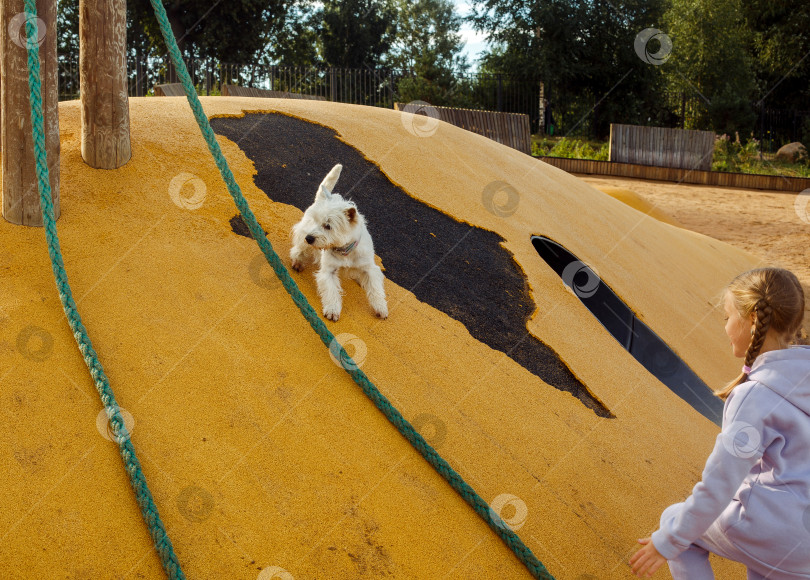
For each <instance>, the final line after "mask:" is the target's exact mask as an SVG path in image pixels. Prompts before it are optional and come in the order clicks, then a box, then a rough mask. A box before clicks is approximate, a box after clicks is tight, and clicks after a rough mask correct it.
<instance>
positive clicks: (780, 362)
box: [748, 345, 810, 415]
mask: <svg viewBox="0 0 810 580" xmlns="http://www.w3.org/2000/svg"><path fill="white" fill-rule="evenodd" d="M748 380H749V381H757V382H758V383H762V384H763V385H765V386H766V387H768V388H769V389H771V390H772V391H774V392H775V393H777V394H778V395H780V396H781V397H782V398H784V399H786V400H787V401H789V402H790V403H792V404H793V405H794V406H796V407H798V408H799V409H801V410H802V411H804V412H805V413H807V414H808V415H810V345H794V346H791V347H788V348H783V349H779V350H770V351H768V352H766V353H763V354H761V355H759V356H758V357H757V358H756V360H754V364H753V365H751V372H750V373H748Z"/></svg>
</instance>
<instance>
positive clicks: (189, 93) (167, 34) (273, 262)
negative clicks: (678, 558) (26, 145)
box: [150, 0, 553, 580]
mask: <svg viewBox="0 0 810 580" xmlns="http://www.w3.org/2000/svg"><path fill="white" fill-rule="evenodd" d="M150 2H151V3H152V7H153V8H154V9H155V15H156V16H157V19H158V24H159V25H160V31H161V32H162V34H163V39H164V41H165V42H166V46H167V47H168V49H169V54H170V55H171V58H172V61H173V62H174V66H175V68H176V70H177V72H178V73H179V75H180V81H181V82H182V84H183V89H184V90H185V92H186V97H187V98H188V102H189V104H190V105H191V109H192V111H193V112H194V117H195V118H196V120H197V124H198V125H199V126H200V131H202V135H203V138H205V142H206V143H207V144H208V149H209V150H210V151H211V155H213V156H214V161H215V162H216V164H217V167H218V168H219V171H220V173H221V174H222V178H223V180H224V181H225V184H226V185H227V186H228V192H229V193H230V194H231V197H233V200H234V203H235V204H236V207H237V208H238V209H239V212H240V213H241V214H242V219H243V220H244V222H245V224H246V225H247V227H248V229H249V230H250V233H251V234H252V235H253V239H254V240H256V242H257V243H258V244H259V247H260V248H261V250H262V253H264V256H265V257H266V258H267V261H268V262H269V264H270V266H271V267H272V268H273V270H274V271H275V273H276V276H278V278H279V280H281V283H282V284H283V285H284V288H285V289H286V290H287V292H289V294H290V296H292V299H293V301H294V302H295V303H296V304H297V305H298V308H300V309H301V312H302V313H303V315H304V317H305V318H306V319H307V321H308V322H309V324H310V326H312V328H313V329H314V330H315V332H316V333H317V334H318V336H320V337H321V340H322V341H323V343H324V344H325V345H326V346H327V347H328V348H329V349H330V350H331V351H332V352H333V353H337V354H339V357H337V358H338V360H340V361H341V364H342V366H343V368H344V369H346V372H348V373H349V374H350V375H351V377H352V378H353V379H354V381H355V382H356V383H357V384H358V386H359V387H360V388H361V389H362V390H363V392H364V393H365V394H366V395H367V396H368V398H369V399H371V400H372V402H373V403H374V404H375V405H376V406H377V408H378V409H379V410H380V411H382V412H383V414H384V415H385V416H386V417H387V418H388V420H389V421H391V423H393V424H394V426H396V428H397V429H398V430H399V432H400V433H401V434H402V435H403V436H404V437H405V438H406V439H407V440H408V441H410V443H411V444H412V445H413V446H414V447H415V448H416V449H417V451H419V453H421V454H422V456H423V457H424V458H425V459H426V460H427V461H428V463H430V464H431V465H432V466H433V467H434V469H436V471H438V472H439V474H440V475H441V476H442V477H444V478H445V479H446V480H447V481H448V483H450V485H451V486H452V487H453V489H455V490H456V491H457V492H458V493H459V494H460V495H461V497H463V498H464V499H465V500H466V501H467V503H469V504H470V505H471V506H472V507H473V509H474V510H475V511H476V512H477V513H478V515H480V516H481V517H482V518H483V519H484V521H486V522H487V524H489V526H490V527H491V528H492V529H493V530H494V531H495V532H496V533H497V534H498V535H499V536H500V537H501V538H502V539H503V541H504V542H505V543H506V544H507V545H508V546H509V547H510V548H511V549H512V551H513V552H514V553H515V555H516V556H517V557H518V558H519V559H520V561H521V562H523V563H524V564H525V565H526V567H527V568H528V569H529V571H530V572H531V573H532V574H533V575H534V576H535V577H536V578H543V579H551V580H553V578H552V576H551V574H549V572H548V570H546V568H545V566H543V564H542V563H541V562H540V561H539V560H538V559H537V557H536V556H535V555H534V554H533V553H532V551H531V550H530V549H529V548H528V546H526V545H525V544H524V543H523V541H522V540H521V539H520V537H518V535H517V534H516V533H515V532H514V531H512V529H511V528H510V527H509V526H508V525H507V524H506V523H505V522H504V521H503V519H501V517H500V516H499V515H498V514H496V513H495V512H494V511H493V510H492V509H490V507H489V505H488V504H487V502H486V501H484V499H483V498H482V497H481V496H480V495H478V494H477V493H476V491H475V490H474V489H473V488H472V487H470V486H469V485H468V484H467V482H465V481H464V479H463V478H462V477H461V476H460V475H459V474H458V473H456V471H455V470H454V469H453V468H452V467H450V464H448V463H447V461H445V460H444V459H443V458H442V457H441V456H440V455H439V454H438V453H437V452H436V450H435V449H433V447H431V446H430V445H429V444H428V442H427V441H425V439H424V438H423V437H422V436H421V435H420V434H419V433H418V432H417V431H416V430H415V429H414V428H413V426H412V425H411V424H410V423H409V422H408V421H406V420H405V418H404V417H403V416H402V415H401V414H400V412H399V411H397V409H396V408H394V407H393V406H392V405H391V403H390V402H389V401H388V399H387V398H386V397H385V396H384V395H383V394H382V393H380V391H379V390H378V389H377V387H376V386H374V384H373V383H372V382H371V381H369V379H368V377H366V375H365V373H364V372H363V371H361V370H360V369H359V368H358V366H357V365H356V364H355V363H354V361H352V359H351V357H350V356H349V355H348V353H347V352H346V351H345V350H344V348H343V347H342V346H341V345H340V343H338V342H337V341H336V340H335V337H334V335H333V334H332V333H331V332H330V331H329V329H328V328H327V327H326V325H325V324H324V322H323V321H322V320H321V318H320V317H319V316H318V314H317V312H315V310H314V309H313V308H312V306H311V305H310V304H309V302H307V299H306V297H304V295H303V294H302V293H301V290H300V289H299V288H298V285H297V284H296V283H295V281H294V280H293V279H292V278H291V277H290V273H289V272H288V271H287V268H286V267H285V266H284V264H283V263H282V262H281V259H280V258H279V256H278V254H277V253H276V252H275V250H273V246H272V245H271V244H270V241H269V240H268V239H267V236H265V234H264V230H263V229H262V228H261V226H260V225H259V222H258V221H257V220H256V216H254V215H253V211H251V209H250V206H249V205H248V202H247V200H246V199H245V197H244V196H243V195H242V192H241V190H240V188H239V185H237V183H236V180H235V179H234V177H233V173H231V170H230V167H228V162H227V161H226V160H225V156H224V155H223V154H222V151H221V149H220V147H219V143H217V140H216V138H215V137H214V131H213V130H212V129H211V125H210V123H209V122H208V117H207V116H206V115H205V112H204V111H203V108H202V105H201V104H200V99H199V98H198V97H197V90H196V89H195V88H194V85H193V84H192V82H191V77H190V76H189V74H188V70H187V69H186V64H185V62H183V59H182V57H181V55H180V51H179V49H178V48H177V42H175V38H174V33H173V32H172V29H171V26H170V25H169V19H168V18H167V16H166V10H165V9H164V8H163V3H162V2H161V0H150Z"/></svg>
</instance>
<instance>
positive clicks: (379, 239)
mask: <svg viewBox="0 0 810 580" xmlns="http://www.w3.org/2000/svg"><path fill="white" fill-rule="evenodd" d="M211 126H212V127H213V128H214V131H216V132H217V133H219V134H220V135H224V136H225V137H227V138H228V139H230V140H232V141H233V142H235V143H236V144H237V145H238V146H239V148H240V149H241V150H242V151H244V153H245V154H246V155H247V156H248V158H250V159H251V160H252V161H253V163H254V164H255V167H256V171H257V175H256V177H255V183H256V186H257V187H258V188H259V189H261V190H262V191H264V192H265V193H266V194H267V195H268V196H269V197H270V199H272V200H273V201H277V202H282V203H287V204H291V205H294V206H296V207H297V208H299V209H301V210H302V211H303V210H305V209H306V208H307V207H309V205H311V204H312V202H313V200H314V198H315V192H316V189H317V187H318V185H319V184H320V182H321V181H322V180H323V178H324V177H325V176H326V174H327V173H328V172H329V170H330V169H332V167H333V166H334V165H335V164H336V163H341V164H342V165H343V171H342V173H341V175H340V179H339V181H338V183H337V186H336V188H335V190H336V192H337V193H340V194H341V195H343V196H344V197H347V198H349V199H351V200H353V201H354V202H355V203H357V207H358V209H359V210H360V212H361V213H362V214H363V215H364V216H365V217H366V221H367V223H368V228H369V231H370V233H371V236H372V238H373V239H374V249H375V251H376V252H377V254H378V255H379V256H380V257H381V258H382V261H383V265H384V266H385V275H386V277H388V279H390V280H391V281H392V282H394V283H395V284H398V285H400V286H402V287H403V288H405V289H407V290H409V291H410V292H412V293H413V294H414V295H415V296H416V297H417V298H418V299H419V300H421V301H423V302H426V303H428V304H430V305H431V306H433V307H434V308H436V309H438V310H441V311H442V312H444V313H445V314H447V315H448V316H451V317H452V318H454V319H456V320H458V321H459V322H461V323H462V324H463V325H464V326H466V327H467V330H468V331H469V332H470V334H471V335H472V336H473V337H475V338H476V339H477V340H480V341H481V342H483V343H484V344H486V345H488V346H490V347H491V348H493V349H496V350H499V351H501V352H503V353H506V355H507V356H509V357H510V358H512V359H513V360H514V361H515V362H517V363H518V364H520V365H521V366H523V367H524V368H526V369H527V370H528V371H530V372H531V373H533V374H535V375H537V376H538V377H540V378H541V379H543V380H544V381H545V382H547V383H548V384H550V385H553V386H554V387H556V388H558V389H560V390H563V391H567V392H569V393H571V394H573V395H574V396H576V397H577V398H578V399H579V400H580V401H582V402H583V403H584V404H585V405H586V406H587V407H588V408H590V409H592V410H593V411H594V412H595V413H596V414H597V415H599V416H600V417H613V414H612V413H610V411H609V410H608V409H607V408H605V406H604V405H603V404H602V403H601V402H599V401H598V400H596V399H594V397H593V396H592V395H591V394H590V393H589V392H588V390H587V388H585V386H584V385H583V384H582V383H581V382H580V381H579V380H578V379H577V378H576V377H575V376H574V375H573V374H572V373H571V371H570V370H569V369H568V368H567V367H566V366H565V364H563V362H562V361H561V360H560V358H559V357H558V356H557V354H556V353H555V352H554V351H553V350H552V349H551V348H549V347H548V346H547V345H545V344H544V343H542V342H541V341H539V340H537V339H536V338H535V337H533V336H532V335H531V334H529V332H528V330H527V329H526V323H527V321H528V319H529V317H530V316H531V314H532V312H533V311H534V308H535V306H534V302H533V301H532V299H531V296H530V293H529V288H528V284H527V282H526V279H525V276H524V274H523V272H522V271H521V269H520V268H519V266H518V265H517V263H516V262H515V260H514V258H513V257H512V254H511V253H509V252H508V251H507V250H505V249H504V248H503V247H502V246H501V245H500V244H501V242H503V241H504V240H503V238H501V237H500V236H499V235H497V234H495V233H492V232H488V231H486V230H482V229H479V228H476V227H473V226H470V225H469V224H465V223H462V222H460V221H457V220H455V219H453V218H452V217H450V216H448V215H446V214H444V213H442V212H440V211H438V210H436V209H433V208H431V207H429V206H428V205H426V204H424V203H422V202H420V201H418V200H416V199H414V198H412V197H411V196H409V195H408V194H407V193H405V192H404V191H402V190H401V189H400V188H399V187H397V186H396V185H394V184H393V183H391V181H389V180H388V178H387V177H386V176H385V175H384V174H383V173H382V172H381V171H380V170H379V168H378V167H377V165H375V164H373V163H371V162H370V161H368V160H367V159H365V158H364V157H363V155H362V154H361V153H360V152H359V151H357V150H356V149H354V148H353V147H351V146H349V145H347V144H345V143H344V142H342V141H340V140H339V139H338V136H337V133H335V131H334V130H332V129H329V128H326V127H323V126H321V125H317V124H314V123H309V122H307V121H302V120H301V119H297V118H294V117H289V116H286V115H281V114H247V115H245V116H244V117H242V118H235V117H222V118H215V119H212V120H211ZM391 154H396V152H395V151H392V152H391ZM474 195H475V194H474ZM477 195H479V196H480V195H481V194H480V193H477ZM240 221H241V219H240ZM292 226H293V224H290V227H292ZM234 232H235V233H241V231H238V228H234ZM242 235H244V233H242ZM282 258H283V259H285V261H289V258H288V257H287V256H282ZM317 308H318V306H316V309H317ZM447 351H448V353H452V351H453V345H447ZM493 380H497V379H496V378H495V376H493Z"/></svg>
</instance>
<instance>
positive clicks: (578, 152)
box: [532, 135, 608, 161]
mask: <svg viewBox="0 0 810 580" xmlns="http://www.w3.org/2000/svg"><path fill="white" fill-rule="evenodd" d="M532 155H534V156H535V157H566V158H568V159H593V160H595V161H607V160H608V143H607V142H600V141H588V140H586V139H569V138H567V137H549V136H547V135H532Z"/></svg>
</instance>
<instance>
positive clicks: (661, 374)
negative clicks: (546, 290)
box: [532, 236, 723, 425]
mask: <svg viewBox="0 0 810 580" xmlns="http://www.w3.org/2000/svg"><path fill="white" fill-rule="evenodd" d="M532 244H533V245H534V247H535V249H536V250H537V253H538V254H540V257H541V258H543V260H545V261H546V263H547V264H548V265H549V266H550V267H551V268H552V269H553V270H554V271H555V272H556V273H557V275H559V276H560V278H562V281H563V283H564V284H565V285H566V286H567V287H568V288H569V289H570V290H571V291H572V292H573V293H574V294H575V295H576V296H577V297H578V298H579V299H580V301H581V302H582V303H583V304H584V305H585V307H586V308H587V309H588V310H589V311H590V312H591V314H593V315H594V317H596V319H597V320H598V321H599V322H600V323H601V324H602V326H603V327H604V328H605V330H607V331H608V332H609V333H610V334H611V335H612V336H613V338H615V339H616V340H617V341H618V342H619V344H621V345H622V347H623V348H624V349H625V350H627V351H628V352H629V353H630V354H631V355H632V356H633V358H635V359H636V360H637V361H638V362H639V363H641V365H642V366H643V367H644V368H645V369H647V370H648V371H649V372H650V373H651V374H652V375H653V376H655V377H656V378H657V379H658V380H660V381H661V382H662V383H664V384H665V385H666V386H667V387H669V389H670V390H671V391H672V392H674V393H675V394H676V395H678V396H679V397H680V398H681V399H683V400H684V401H686V402H687V403H689V404H690V405H691V406H692V408H693V409H695V410H696V411H697V412H698V413H700V414H701V415H703V416H704V417H706V418H707V419H709V420H711V421H713V422H714V423H716V424H717V425H720V423H721V421H722V416H723V402H722V401H721V400H720V399H718V398H717V397H716V396H714V394H713V393H712V391H711V389H709V387H708V386H707V385H706V383H704V382H703V381H702V380H701V379H700V377H698V376H697V375H696V374H695V373H694V372H693V371H692V369H691V368H689V366H688V365H687V364H686V363H685V362H684V361H683V360H681V358H680V357H679V356H678V355H677V354H675V352H674V351H673V350H672V349H671V348H670V347H669V346H668V345H667V344H666V343H665V342H664V341H663V340H662V339H661V337H659V336H658V335H657V334H656V333H655V332H654V331H653V330H652V329H651V328H650V327H649V326H647V325H646V324H644V323H643V322H642V321H641V320H639V319H638V318H637V317H636V316H635V314H634V313H633V311H632V310H630V308H629V307H628V306H627V304H625V303H624V301H623V300H622V299H621V298H619V296H617V295H616V293H615V292H613V290H611V289H610V287H609V286H608V285H607V284H606V283H605V282H604V280H603V279H602V278H600V277H599V275H598V274H597V273H596V272H595V271H594V270H592V269H591V268H590V267H589V266H588V265H587V264H585V263H584V262H582V261H580V260H579V259H578V258H577V257H576V256H574V255H573V254H572V253H571V252H569V251H568V250H566V249H565V248H564V247H563V246H561V245H560V244H558V243H557V242H554V241H552V240H550V239H548V238H545V237H542V236H532Z"/></svg>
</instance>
